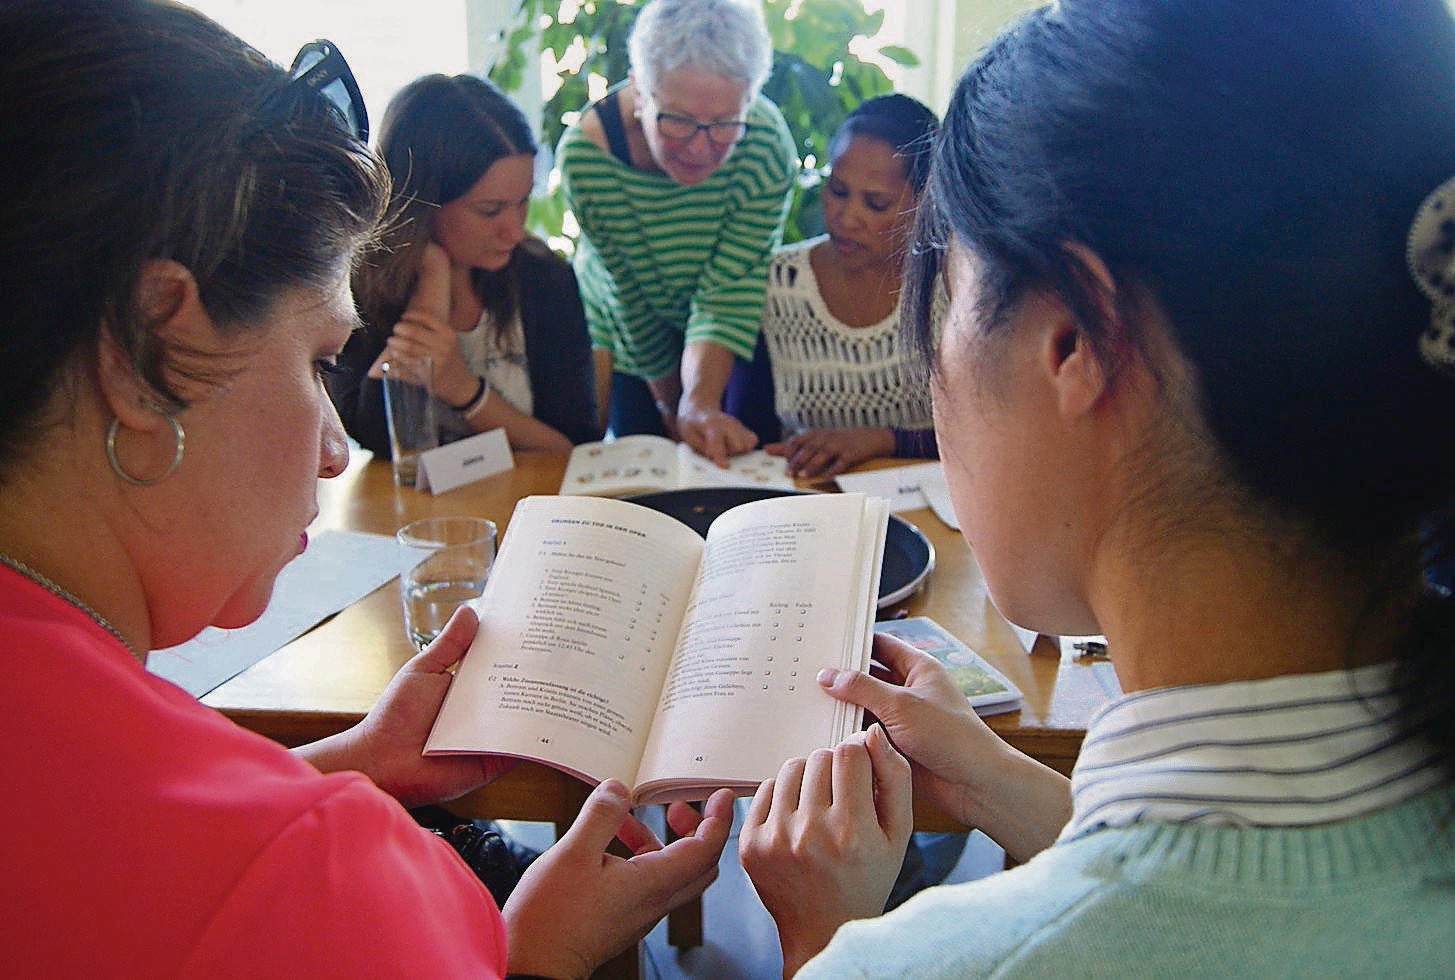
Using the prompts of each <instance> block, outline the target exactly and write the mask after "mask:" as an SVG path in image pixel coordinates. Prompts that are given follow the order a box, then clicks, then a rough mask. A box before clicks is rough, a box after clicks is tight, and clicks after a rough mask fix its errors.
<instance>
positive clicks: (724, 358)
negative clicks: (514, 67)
mask: <svg viewBox="0 0 1455 980" xmlns="http://www.w3.org/2000/svg"><path fill="white" fill-rule="evenodd" d="M772 53H773V52H772V43H771V41H770V40H769V37H768V31H767V28H766V27H765V25H764V23H763V15H762V11H761V10H760V9H759V8H758V7H757V5H756V4H749V3H744V2H741V0H653V2H651V3H649V4H648V5H647V6H646V7H645V8H643V10H642V12H641V14H640V15H639V16H638V18H637V21H636V24H635V25H634V27H633V30H632V35H631V47H630V57H631V70H630V72H629V74H628V77H627V78H626V79H625V80H624V81H622V82H620V83H618V84H617V85H616V86H614V87H613V88H612V89H611V90H610V91H608V92H607V94H606V96H605V97H604V98H602V99H601V100H600V101H599V102H597V103H595V104H593V105H591V106H589V107H588V108H587V109H586V110H585V111H584V112H583V113H582V114H581V119H580V120H579V122H578V123H577V124H575V125H573V126H571V127H570V128H569V129H567V131H566V133H565V135H564V136H563V137H562V139H561V144H560V147H559V149H558V164H559V166H560V171H561V178H562V186H563V188H564V190H565V194H566V200H567V203H568V204H569V205H570V207H571V209H572V211H573V212H574V213H575V216H576V220H577V221H578V222H579V224H580V227H581V238H580V240H579V242H578V246H577V252H576V257H575V266H576V274H577V276H578V278H579V279H580V281H581V291H582V297H583V299H584V301H585V304H586V318H587V323H588V325H589V326H590V328H591V340H592V346H593V348H594V349H595V352H596V354H595V358H596V369H597V373H596V377H597V395H598V403H599V404H600V405H601V407H602V409H603V411H605V412H606V413H607V418H608V425H609V428H610V430H611V431H612V433H614V434H616V435H626V434H629V433H640V432H655V433H658V434H662V435H670V436H673V437H677V438H680V439H682V440H683V441H685V442H687V443H688V444H689V445H691V446H692V447H693V448H694V449H696V450H697V451H698V452H701V453H702V454H704V455H706V456H709V457H711V458H713V459H715V460H717V461H719V462H721V463H726V461H727V459H728V457H729V456H731V455H734V454H736V453H741V452H745V451H747V450H749V449H752V448H753V447H754V446H755V445H756V444H757V443H758V441H759V437H760V433H755V432H754V431H752V429H750V428H749V427H748V426H746V425H744V424H743V422H742V421H740V420H739V418H738V417H735V413H736V414H742V415H746V414H747V413H748V412H749V411H750V410H751V409H753V408H754V407H755V406H753V405H752V404H750V403H749V404H743V405H741V406H740V405H737V404H735V403H734V402H733V399H732V396H731V395H729V398H728V401H727V403H726V404H725V402H724V393H725V392H727V391H729V388H730V384H729V382H730V378H731V377H732V376H733V374H734V372H735V371H738V372H740V373H741V378H742V379H743V380H744V381H745V380H746V378H747V376H748V373H747V371H746V368H747V363H746V362H747V361H749V360H750V359H751V358H752V357H753V355H754V351H755V347H756V344H757V339H758V319H759V314H760V312H761V308H762V304H763V290H764V284H765V282H766V278H767V268H768V258H769V256H770V255H771V254H772V252H773V249H774V248H775V247H776V246H777V245H778V243H779V241H780V240H781V238H782V234H783V221H784V216H785V214H786V212H787V204H788V195H789V190H790V188H791V186H792V183H793V178H794V174H795V172H796V170H797V156H796V154H795V152H794V149H793V139H792V137H791V136H790V134H789V132H788V127H787V125H786V124H785V123H784V121H783V116H782V114H781V113H779V111H778V109H777V107H775V106H774V105H773V103H772V102H770V101H768V99H766V98H764V97H763V95H762V94H761V92H760V89H761V87H762V85H763V82H764V81H765V80H766V79H767V77H768V72H769V69H770V67H771V65H772ZM732 387H734V388H736V387H738V382H737V381H734V383H733V385H732ZM608 393H609V399H608ZM764 400H765V401H766V404H764V405H761V406H758V407H760V408H762V409H763V410H764V412H765V413H766V415H767V416H768V417H770V418H771V416H772V398H771V393H769V394H767V395H766V396H765V399H764Z"/></svg>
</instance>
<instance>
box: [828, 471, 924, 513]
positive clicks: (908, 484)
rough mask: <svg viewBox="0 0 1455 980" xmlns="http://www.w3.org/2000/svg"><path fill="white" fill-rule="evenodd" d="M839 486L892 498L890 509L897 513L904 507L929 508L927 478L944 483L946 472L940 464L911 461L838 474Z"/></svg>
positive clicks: (842, 488)
mask: <svg viewBox="0 0 1455 980" xmlns="http://www.w3.org/2000/svg"><path fill="white" fill-rule="evenodd" d="M835 479H836V480H837V481H838V484H839V489H840V490H843V491H844V492H845V493H867V494H872V495H874V496H876V497H883V498H884V499H885V500H887V501H889V509H890V510H891V511H893V512H895V513H898V512H899V511H902V510H916V509H918V508H920V507H928V506H929V503H930V502H929V500H927V499H926V496H925V492H924V482H925V480H927V479H928V480H931V481H933V480H935V479H938V480H939V482H940V483H942V484H943V483H944V482H945V477H944V471H943V470H942V469H941V468H940V464H939V463H912V464H911V465H909V466H891V467H888V468H887V469H882V470H869V471H868V472H866V473H842V474H840V475H839V476H837V477H835Z"/></svg>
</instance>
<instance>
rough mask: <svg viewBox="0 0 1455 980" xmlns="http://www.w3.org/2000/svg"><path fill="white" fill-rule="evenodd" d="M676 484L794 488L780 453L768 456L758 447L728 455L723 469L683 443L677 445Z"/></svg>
mask: <svg viewBox="0 0 1455 980" xmlns="http://www.w3.org/2000/svg"><path fill="white" fill-rule="evenodd" d="M677 486H678V487H681V488H684V489H685V488H688V487H765V488H769V489H775V490H793V489H795V484H794V482H793V477H791V476H789V475H788V460H786V459H784V458H783V457H782V456H769V455H768V454H767V453H765V452H764V451H763V450H761V449H754V450H753V451H752V452H748V453H742V454H740V455H737V456H734V457H732V458H731V459H729V460H728V465H727V468H726V469H724V468H723V467H721V466H718V465H717V464H716V463H714V462H713V461H712V460H710V459H708V458H707V457H706V456H700V455H698V454H697V453H696V452H694V451H693V450H692V447H691V446H689V445H687V443H685V442H680V443H678V444H677Z"/></svg>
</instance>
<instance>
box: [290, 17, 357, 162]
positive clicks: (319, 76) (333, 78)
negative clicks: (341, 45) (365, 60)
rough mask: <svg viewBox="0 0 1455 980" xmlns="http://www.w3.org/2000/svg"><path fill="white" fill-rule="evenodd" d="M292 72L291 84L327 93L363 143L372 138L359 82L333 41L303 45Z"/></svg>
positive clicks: (342, 120)
mask: <svg viewBox="0 0 1455 980" xmlns="http://www.w3.org/2000/svg"><path fill="white" fill-rule="evenodd" d="M291 73H292V75H293V81H292V82H291V83H289V84H290V85H302V86H305V87H307V88H310V89H312V90H313V91H315V92H317V93H318V94H319V95H321V96H323V98H324V101H326V102H327V103H328V106H329V108H330V109H332V110H333V112H334V114H335V115H336V116H337V117H338V122H339V125H340V126H342V127H343V129H344V131H345V132H347V133H351V134H352V135H353V136H354V138H355V139H357V140H358V141H359V142H361V143H362V142H364V141H366V140H368V138H369V114H368V113H367V112H365V111H364V97H363V96H362V95H360V94H359V83H358V82H356V81H354V73H353V72H351V71H349V63H348V62H347V61H345V60H344V56H343V55H341V54H339V50H338V47H337V46H336V45H335V44H334V43H333V42H332V41H325V40H321V39H320V40H317V41H309V42H308V43H307V44H305V45H303V47H301V48H299V49H298V56H297V57H296V58H294V59H293V68H292V69H291Z"/></svg>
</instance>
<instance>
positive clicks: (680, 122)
mask: <svg viewBox="0 0 1455 980" xmlns="http://www.w3.org/2000/svg"><path fill="white" fill-rule="evenodd" d="M747 131H748V124H747V122H746V121H745V120H742V119H734V120H730V121H725V122H710V123H701V122H698V121H697V120H696V119H693V118H692V117H691V116H679V115H677V114H676V113H675V112H659V113H657V132H659V133H661V134H662V135H663V136H665V137H667V138H668V139H670V140H681V141H682V142H684V143H685V142H687V141H688V140H690V139H692V138H693V137H694V136H696V135H697V134H698V133H700V132H706V133H707V138H708V140H709V141H711V142H712V143H713V144H715V145H717V146H732V145H733V144H734V143H736V142H737V141H738V140H740V139H742V138H743V135H744V134H746V133H747Z"/></svg>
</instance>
